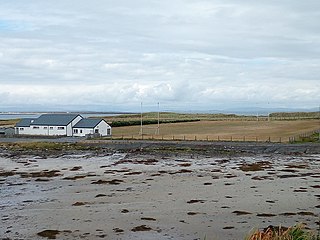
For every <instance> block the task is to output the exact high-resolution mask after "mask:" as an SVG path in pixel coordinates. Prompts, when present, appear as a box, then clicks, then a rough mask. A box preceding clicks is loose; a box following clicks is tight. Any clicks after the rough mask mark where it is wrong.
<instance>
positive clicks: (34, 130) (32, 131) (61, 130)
mask: <svg viewBox="0 0 320 240" xmlns="http://www.w3.org/2000/svg"><path fill="white" fill-rule="evenodd" d="M19 134H28V135H43V136H48V135H49V136H55V135H60V136H64V135H66V134H67V132H66V126H37V125H32V126H30V127H24V129H23V130H22V128H21V127H20V128H19Z"/></svg>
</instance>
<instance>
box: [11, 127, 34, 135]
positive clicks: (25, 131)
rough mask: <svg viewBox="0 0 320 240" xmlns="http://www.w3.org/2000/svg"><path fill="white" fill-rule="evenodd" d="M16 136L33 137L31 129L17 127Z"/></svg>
mask: <svg viewBox="0 0 320 240" xmlns="http://www.w3.org/2000/svg"><path fill="white" fill-rule="evenodd" d="M14 129H15V134H19V135H31V132H32V131H31V129H30V127H15V128H14Z"/></svg>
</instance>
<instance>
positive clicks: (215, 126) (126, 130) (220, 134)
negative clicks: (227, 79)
mask: <svg viewBox="0 0 320 240" xmlns="http://www.w3.org/2000/svg"><path fill="white" fill-rule="evenodd" d="M156 127H157V125H147V126H144V130H143V132H144V136H143V138H144V139H149V138H151V139H152V138H154V139H174V140H183V139H186V140H195V139H196V140H225V141H230V140H232V141H243V140H245V141H268V140H269V138H270V141H272V142H280V141H282V142H288V141H289V138H290V137H295V136H298V135H300V134H305V133H308V132H313V131H315V130H318V129H319V128H320V123H319V120H297V121H270V122H268V121H199V122H185V123H168V124H161V125H160V134H159V135H156V134H155V132H156ZM139 132H140V126H128V127H117V128H113V137H114V138H122V137H123V138H134V139H136V138H140V139H141V138H142V137H141V135H139Z"/></svg>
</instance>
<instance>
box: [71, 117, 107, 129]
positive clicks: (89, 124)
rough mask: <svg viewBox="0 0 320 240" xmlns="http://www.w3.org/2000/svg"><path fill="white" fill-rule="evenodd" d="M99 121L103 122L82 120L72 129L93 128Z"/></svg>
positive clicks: (90, 119)
mask: <svg viewBox="0 0 320 240" xmlns="http://www.w3.org/2000/svg"><path fill="white" fill-rule="evenodd" d="M101 121H104V120H103V119H101V118H83V119H81V120H80V121H79V122H78V123H77V124H76V125H74V126H73V127H74V128H94V127H96V126H97V125H98V124H99V123H100V122H101Z"/></svg>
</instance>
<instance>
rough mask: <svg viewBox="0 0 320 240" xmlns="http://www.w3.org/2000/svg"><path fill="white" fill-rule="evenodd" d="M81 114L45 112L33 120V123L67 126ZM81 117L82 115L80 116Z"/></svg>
mask: <svg viewBox="0 0 320 240" xmlns="http://www.w3.org/2000/svg"><path fill="white" fill-rule="evenodd" d="M77 116H80V115H79V114H43V115H41V116H40V117H38V118H37V119H35V120H34V121H33V123H32V124H31V125H45V126H67V125H68V124H69V123H71V122H72V121H73V120H74V119H75V118H76V117H77ZM80 117H81V116H80Z"/></svg>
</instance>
